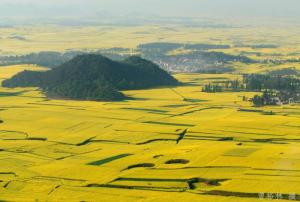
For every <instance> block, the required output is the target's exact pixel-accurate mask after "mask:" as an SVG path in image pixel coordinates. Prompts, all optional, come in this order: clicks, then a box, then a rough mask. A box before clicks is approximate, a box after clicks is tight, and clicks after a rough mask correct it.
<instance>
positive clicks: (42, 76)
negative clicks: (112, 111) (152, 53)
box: [2, 54, 179, 101]
mask: <svg viewBox="0 0 300 202" xmlns="http://www.w3.org/2000/svg"><path fill="white" fill-rule="evenodd" d="M178 84H179V83H178V81H177V80H176V79H174V78H173V77H172V76H171V75H169V74H168V73H167V72H165V71H164V70H162V69H160V68H159V67H158V66H157V65H155V64H154V63H152V62H150V61H147V60H144V59H142V58H140V57H137V56H133V57H129V58H127V59H125V60H124V61H121V62H117V61H113V60H110V59H108V58H106V57H103V56H101V55H94V54H90V55H80V56H77V57H75V58H74V59H72V60H70V61H69V62H66V63H64V64H63V65H61V66H59V67H57V68H55V69H52V70H49V71H47V72H33V71H23V72H21V73H19V74H17V75H15V76H14V77H12V78H11V79H8V80H5V81H3V83H2V85H3V86H4V87H9V88H14V87H39V88H41V89H42V90H43V91H44V92H45V94H46V95H47V96H48V97H51V98H61V99H78V100H96V101H116V100H122V99H125V98H126V97H125V95H124V94H122V93H121V92H119V91H120V90H133V89H145V88H153V87H158V86H173V85H178Z"/></svg>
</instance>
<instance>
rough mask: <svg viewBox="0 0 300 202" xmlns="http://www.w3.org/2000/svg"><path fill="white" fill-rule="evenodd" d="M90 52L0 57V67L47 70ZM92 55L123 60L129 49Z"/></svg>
mask: <svg viewBox="0 0 300 202" xmlns="http://www.w3.org/2000/svg"><path fill="white" fill-rule="evenodd" d="M89 52H90V51H66V52H65V53H60V52H55V51H45V52H38V53H30V54H26V55H16V56H0V65H2V66H6V65H17V64H35V65H39V66H45V67H49V68H54V67H57V66H59V65H61V64H63V63H65V62H67V61H69V60H71V59H72V58H74V57H76V56H78V55H82V54H88V53H89ZM93 53H95V54H101V55H104V56H105V57H108V58H110V59H113V60H123V59H125V58H126V57H127V56H128V55H129V49H126V48H109V49H100V50H96V51H94V52H93Z"/></svg>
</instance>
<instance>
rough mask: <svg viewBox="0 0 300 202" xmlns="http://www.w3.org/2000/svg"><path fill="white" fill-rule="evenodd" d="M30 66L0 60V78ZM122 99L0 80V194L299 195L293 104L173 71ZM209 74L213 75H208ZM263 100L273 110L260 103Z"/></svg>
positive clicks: (79, 197) (78, 197)
mask: <svg viewBox="0 0 300 202" xmlns="http://www.w3.org/2000/svg"><path fill="white" fill-rule="evenodd" d="M24 69H32V70H43V68H41V67H36V66H26V65H25V66H13V67H3V68H1V69H0V78H1V80H3V79H5V78H8V77H10V76H12V75H14V74H15V73H17V72H19V71H22V70H24ZM175 76H176V77H177V78H178V79H179V80H180V81H182V82H185V83H187V85H183V86H180V87H176V88H157V89H150V90H136V91H125V92H124V93H125V94H126V95H128V96H130V97H134V98H137V99H132V100H127V101H122V102H90V101H70V100H49V99H47V98H45V96H44V95H43V94H42V93H41V92H40V91H39V90H38V89H35V88H20V89H5V88H2V87H1V88H0V120H1V124H0V164H1V166H0V200H4V201H14V200H15V201H36V200H40V201H46V200H48V201H61V200H69V201H97V200H100V199H101V201H112V200H115V201H171V200H173V201H232V202H235V201H242V202H243V201H249V202H250V201H257V200H258V199H259V196H260V195H259V194H261V193H264V194H265V195H267V194H269V193H272V194H275V193H278V194H281V196H282V201H286V200H288V199H289V197H290V195H291V194H293V195H295V197H296V199H297V200H300V158H299V154H300V150H299V146H300V130H299V129H300V116H299V114H300V106H299V105H296V104H295V105H286V106H274V107H263V108H253V107H252V106H251V104H250V103H249V102H245V101H242V96H247V97H251V96H253V93H246V92H237V93H232V92H224V93H217V94H210V93H204V92H201V86H202V85H203V84H204V83H205V82H210V81H213V80H220V79H227V78H236V77H239V75H229V74H222V75H210V74H202V75H200V74H176V75H175ZM216 77H218V78H216ZM270 110H272V111H273V112H275V114H274V115H266V113H263V112H264V111H270Z"/></svg>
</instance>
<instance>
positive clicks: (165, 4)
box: [0, 0, 300, 19]
mask: <svg viewBox="0 0 300 202" xmlns="http://www.w3.org/2000/svg"><path fill="white" fill-rule="evenodd" d="M299 9H300V1H299V0H185V1H183V0H163V1H161V0H73V1H70V0H51V1H50V0H43V1H39V0H1V2H0V16H1V17H39V18H40V17H44V18H51V17H61V16H63V17H74V16H77V17H82V16H102V15H114V16H122V15H128V14H136V15H158V16H163V17H170V16H176V17H217V18H224V17H225V18H226V17H229V18H245V17H246V18H248V17H250V18H252V17H268V18H272V17H276V18H293V19H299V18H300V12H299Z"/></svg>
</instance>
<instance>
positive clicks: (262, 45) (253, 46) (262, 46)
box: [235, 44, 279, 49]
mask: <svg viewBox="0 0 300 202" xmlns="http://www.w3.org/2000/svg"><path fill="white" fill-rule="evenodd" d="M235 47H238V48H253V49H262V48H278V47H279V46H278V45H275V44H254V45H243V44H238V45H236V46H235Z"/></svg>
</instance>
